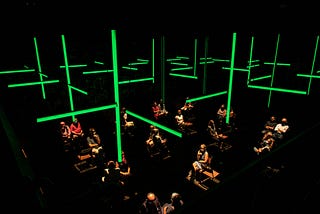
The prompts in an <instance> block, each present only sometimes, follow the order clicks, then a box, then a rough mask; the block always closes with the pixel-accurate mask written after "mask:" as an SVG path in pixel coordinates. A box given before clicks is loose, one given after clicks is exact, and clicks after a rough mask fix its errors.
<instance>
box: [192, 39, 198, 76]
mask: <svg viewBox="0 0 320 214" xmlns="http://www.w3.org/2000/svg"><path fill="white" fill-rule="evenodd" d="M197 50H198V40H197V39H194V60H193V61H194V63H193V76H196V73H197Z"/></svg>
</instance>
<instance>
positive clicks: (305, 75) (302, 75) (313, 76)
mask: <svg viewBox="0 0 320 214" xmlns="http://www.w3.org/2000/svg"><path fill="white" fill-rule="evenodd" d="M297 77H312V78H320V76H317V75H309V74H297Z"/></svg>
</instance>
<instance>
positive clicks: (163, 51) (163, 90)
mask: <svg viewBox="0 0 320 214" xmlns="http://www.w3.org/2000/svg"><path fill="white" fill-rule="evenodd" d="M165 56H166V54H165V39H164V36H161V56H160V57H161V98H162V100H163V102H164V103H165V102H166V101H165V87H166V70H165V68H166V65H165V63H166V59H165Z"/></svg>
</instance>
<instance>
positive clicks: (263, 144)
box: [253, 131, 275, 155]
mask: <svg viewBox="0 0 320 214" xmlns="http://www.w3.org/2000/svg"><path fill="white" fill-rule="evenodd" d="M274 141H275V139H274V138H273V134H272V132H271V131H268V132H266V133H265V134H264V135H263V137H262V139H261V141H260V142H259V144H258V146H257V147H253V150H254V151H255V152H256V153H257V154H258V155H259V154H260V153H262V152H264V151H268V152H270V150H271V149H272V147H273V144H274Z"/></svg>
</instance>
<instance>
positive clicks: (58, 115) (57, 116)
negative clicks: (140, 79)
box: [37, 104, 116, 123]
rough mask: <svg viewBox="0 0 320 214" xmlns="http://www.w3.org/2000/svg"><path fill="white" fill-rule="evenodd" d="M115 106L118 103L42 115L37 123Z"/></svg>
mask: <svg viewBox="0 0 320 214" xmlns="http://www.w3.org/2000/svg"><path fill="white" fill-rule="evenodd" d="M115 107H116V104H112V105H107V106H101V107H96V108H91V109H85V110H78V111H73V112H69V113H63V114H57V115H52V116H47V117H40V118H37V123H41V122H45V121H49V120H56V119H60V118H65V117H70V116H75V115H81V114H86V113H92V112H97V111H103V110H107V109H111V108H115Z"/></svg>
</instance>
